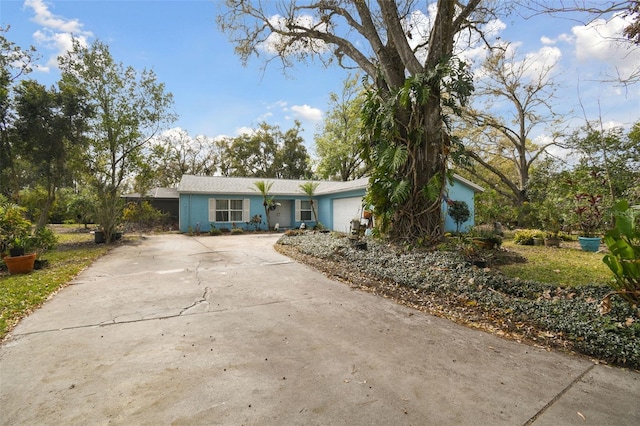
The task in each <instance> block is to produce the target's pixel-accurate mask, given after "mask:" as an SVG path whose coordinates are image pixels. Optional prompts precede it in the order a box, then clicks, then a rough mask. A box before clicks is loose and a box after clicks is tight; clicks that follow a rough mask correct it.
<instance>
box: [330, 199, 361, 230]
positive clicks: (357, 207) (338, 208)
mask: <svg viewBox="0 0 640 426" xmlns="http://www.w3.org/2000/svg"><path fill="white" fill-rule="evenodd" d="M361 215H362V197H351V198H336V199H335V200H333V230H334V231H339V232H349V230H350V228H351V220H352V219H355V218H360V216H361Z"/></svg>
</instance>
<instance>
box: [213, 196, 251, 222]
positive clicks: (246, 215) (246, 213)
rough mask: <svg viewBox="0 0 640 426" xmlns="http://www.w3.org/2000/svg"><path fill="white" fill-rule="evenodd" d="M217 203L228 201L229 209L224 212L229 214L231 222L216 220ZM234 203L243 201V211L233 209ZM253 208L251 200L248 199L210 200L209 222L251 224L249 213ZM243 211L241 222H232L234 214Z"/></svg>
mask: <svg viewBox="0 0 640 426" xmlns="http://www.w3.org/2000/svg"><path fill="white" fill-rule="evenodd" d="M217 201H227V205H228V207H227V209H225V210H224V211H226V212H228V214H229V216H228V217H229V220H216V216H217V204H216V202H217ZM232 201H242V208H241V209H232V208H231V202H232ZM250 207H251V200H249V199H248V198H244V199H241V198H209V222H210V223H214V222H216V223H232V222H249V214H250V213H249V211H250ZM239 211H242V219H241V220H231V216H232V212H239Z"/></svg>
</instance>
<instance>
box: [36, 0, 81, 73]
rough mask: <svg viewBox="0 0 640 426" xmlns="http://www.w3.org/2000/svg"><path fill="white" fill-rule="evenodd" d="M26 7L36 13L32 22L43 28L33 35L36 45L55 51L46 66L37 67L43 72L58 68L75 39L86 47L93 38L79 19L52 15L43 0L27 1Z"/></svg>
mask: <svg viewBox="0 0 640 426" xmlns="http://www.w3.org/2000/svg"><path fill="white" fill-rule="evenodd" d="M24 5H25V6H26V7H29V8H31V9H32V10H33V12H34V16H33V18H32V19H31V20H32V21H33V22H35V23H36V24H38V25H40V26H42V28H41V29H40V30H38V31H36V32H35V33H34V34H33V38H34V40H35V41H36V43H38V44H41V45H44V46H45V47H46V48H48V49H50V50H54V51H55V53H54V54H53V55H52V56H51V57H49V59H48V60H47V63H46V65H45V66H38V67H36V69H38V70H40V71H42V72H48V71H49V70H50V69H51V68H57V66H58V62H57V58H58V56H60V55H63V54H65V53H66V52H67V51H69V50H71V48H72V40H73V38H74V37H75V38H76V39H77V40H78V41H79V42H80V44H82V45H84V46H86V45H87V39H88V38H91V37H93V33H92V32H90V31H86V30H84V29H83V27H84V24H82V23H81V22H80V21H78V20H77V19H67V18H64V17H61V16H57V15H54V14H53V13H51V11H50V10H49V5H48V4H47V3H45V2H44V1H43V0H25V2H24Z"/></svg>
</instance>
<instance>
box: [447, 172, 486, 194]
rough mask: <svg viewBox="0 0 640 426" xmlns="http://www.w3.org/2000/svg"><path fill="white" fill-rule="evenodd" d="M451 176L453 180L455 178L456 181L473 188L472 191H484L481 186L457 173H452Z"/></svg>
mask: <svg viewBox="0 0 640 426" xmlns="http://www.w3.org/2000/svg"><path fill="white" fill-rule="evenodd" d="M453 178H454V179H455V180H457V181H458V182H460V183H461V184H463V185H467V186H468V187H469V188H471V189H473V192H484V188H483V187H481V186H480V185H478V184H476V183H473V182H471V181H470V180H469V179H465V178H463V177H462V176H460V175H457V174H455V173H454V174H453Z"/></svg>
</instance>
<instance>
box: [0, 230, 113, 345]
mask: <svg viewBox="0 0 640 426" xmlns="http://www.w3.org/2000/svg"><path fill="white" fill-rule="evenodd" d="M76 228H77V226H76ZM57 236H58V241H59V244H58V246H57V247H56V249H54V250H52V251H50V252H48V253H45V254H44V255H42V257H41V258H42V259H43V260H46V261H48V265H47V266H46V267H45V268H43V269H39V270H35V271H33V272H31V273H29V274H25V275H9V274H8V273H6V271H5V272H3V273H2V275H0V340H1V339H3V338H4V337H5V336H6V334H7V333H8V332H9V331H10V330H11V329H12V328H13V327H14V326H15V325H16V324H17V323H18V321H20V320H21V319H22V318H24V317H25V316H27V315H28V314H29V313H31V312H33V311H34V310H35V309H37V308H38V307H39V306H41V305H42V304H43V303H44V302H45V301H46V300H47V299H48V298H49V297H50V296H51V295H52V294H55V293H56V292H58V291H59V290H60V289H61V288H63V287H64V286H65V285H67V284H68V283H69V282H70V281H71V280H72V279H73V278H74V277H75V276H76V275H77V274H78V273H80V271H82V270H83V269H84V268H86V267H87V266H89V265H90V264H91V263H93V261H94V260H96V259H97V258H98V257H100V256H101V255H103V254H104V253H106V252H107V251H108V247H106V246H105V245H104V244H100V245H98V244H95V243H94V236H93V234H89V233H78V232H72V233H68V232H65V233H59V234H57Z"/></svg>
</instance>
